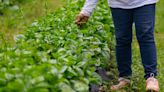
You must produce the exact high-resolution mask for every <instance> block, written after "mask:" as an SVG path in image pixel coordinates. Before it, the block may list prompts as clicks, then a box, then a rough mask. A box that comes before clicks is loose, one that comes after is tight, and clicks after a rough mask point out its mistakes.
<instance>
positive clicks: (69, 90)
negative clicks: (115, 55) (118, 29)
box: [0, 0, 114, 92]
mask: <svg viewBox="0 0 164 92" xmlns="http://www.w3.org/2000/svg"><path fill="white" fill-rule="evenodd" d="M83 2H84V0H78V1H76V2H75V1H70V0H69V1H68V2H67V4H66V5H65V7H63V8H60V9H59V10H57V11H56V12H54V13H51V14H48V15H47V16H45V17H43V18H40V19H38V20H37V21H35V22H33V23H32V25H31V26H29V27H28V28H27V30H26V32H25V34H22V35H17V36H15V38H14V39H15V41H16V45H15V46H14V47H6V48H0V92H88V91H89V84H90V83H92V84H93V83H94V84H102V80H101V78H100V76H99V75H98V74H97V73H96V72H95V70H96V69H95V67H106V66H107V65H108V62H109V60H110V58H111V51H112V49H110V48H112V47H113V44H114V43H113V30H114V29H113V25H112V24H113V23H112V21H111V16H110V13H109V10H108V6H107V5H105V4H104V2H105V1H104V0H102V1H101V2H99V5H98V7H97V8H96V10H95V12H94V14H93V16H92V17H91V18H90V20H89V22H88V23H87V24H86V25H84V26H83V27H82V28H80V29H79V28H78V27H77V26H76V24H74V20H75V17H76V15H77V14H78V12H79V10H80V9H81V7H79V6H82V4H83ZM102 3H103V4H102ZM107 20H108V21H107Z"/></svg>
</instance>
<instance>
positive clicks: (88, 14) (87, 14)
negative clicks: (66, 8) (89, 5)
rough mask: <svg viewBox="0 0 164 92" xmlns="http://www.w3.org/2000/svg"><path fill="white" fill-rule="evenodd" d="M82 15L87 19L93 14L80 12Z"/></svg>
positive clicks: (84, 11)
mask: <svg viewBox="0 0 164 92" xmlns="http://www.w3.org/2000/svg"><path fill="white" fill-rule="evenodd" d="M80 14H82V15H84V16H87V17H90V15H91V13H89V12H87V11H86V10H82V11H81V12H80Z"/></svg>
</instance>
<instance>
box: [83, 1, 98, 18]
mask: <svg viewBox="0 0 164 92" xmlns="http://www.w3.org/2000/svg"><path fill="white" fill-rule="evenodd" d="M97 2H98V0H86V2H85V4H84V7H83V8H82V11H81V13H82V14H84V15H86V16H90V15H91V14H92V12H93V10H94V8H95V7H96V5H97Z"/></svg>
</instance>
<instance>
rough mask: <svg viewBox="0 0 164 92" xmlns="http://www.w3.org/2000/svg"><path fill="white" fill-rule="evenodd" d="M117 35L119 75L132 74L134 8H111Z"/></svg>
mask: <svg viewBox="0 0 164 92" xmlns="http://www.w3.org/2000/svg"><path fill="white" fill-rule="evenodd" d="M111 12H112V17H113V21H114V26H115V35H116V61H117V67H118V71H119V77H127V76H131V74H132V70H131V62H132V60H131V57H132V55H131V54H132V50H131V43H132V24H133V13H132V10H127V9H119V8H111Z"/></svg>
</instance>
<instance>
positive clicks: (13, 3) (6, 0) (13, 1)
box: [0, 0, 29, 13]
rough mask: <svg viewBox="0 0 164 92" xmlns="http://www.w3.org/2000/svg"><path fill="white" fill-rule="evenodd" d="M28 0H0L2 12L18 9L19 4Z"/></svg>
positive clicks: (0, 10)
mask: <svg viewBox="0 0 164 92" xmlns="http://www.w3.org/2000/svg"><path fill="white" fill-rule="evenodd" d="M26 1H27V0H0V13H3V12H4V11H5V10H6V9H11V10H18V9H19V6H18V4H19V3H24V2H26ZM28 2H29V0H28Z"/></svg>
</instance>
